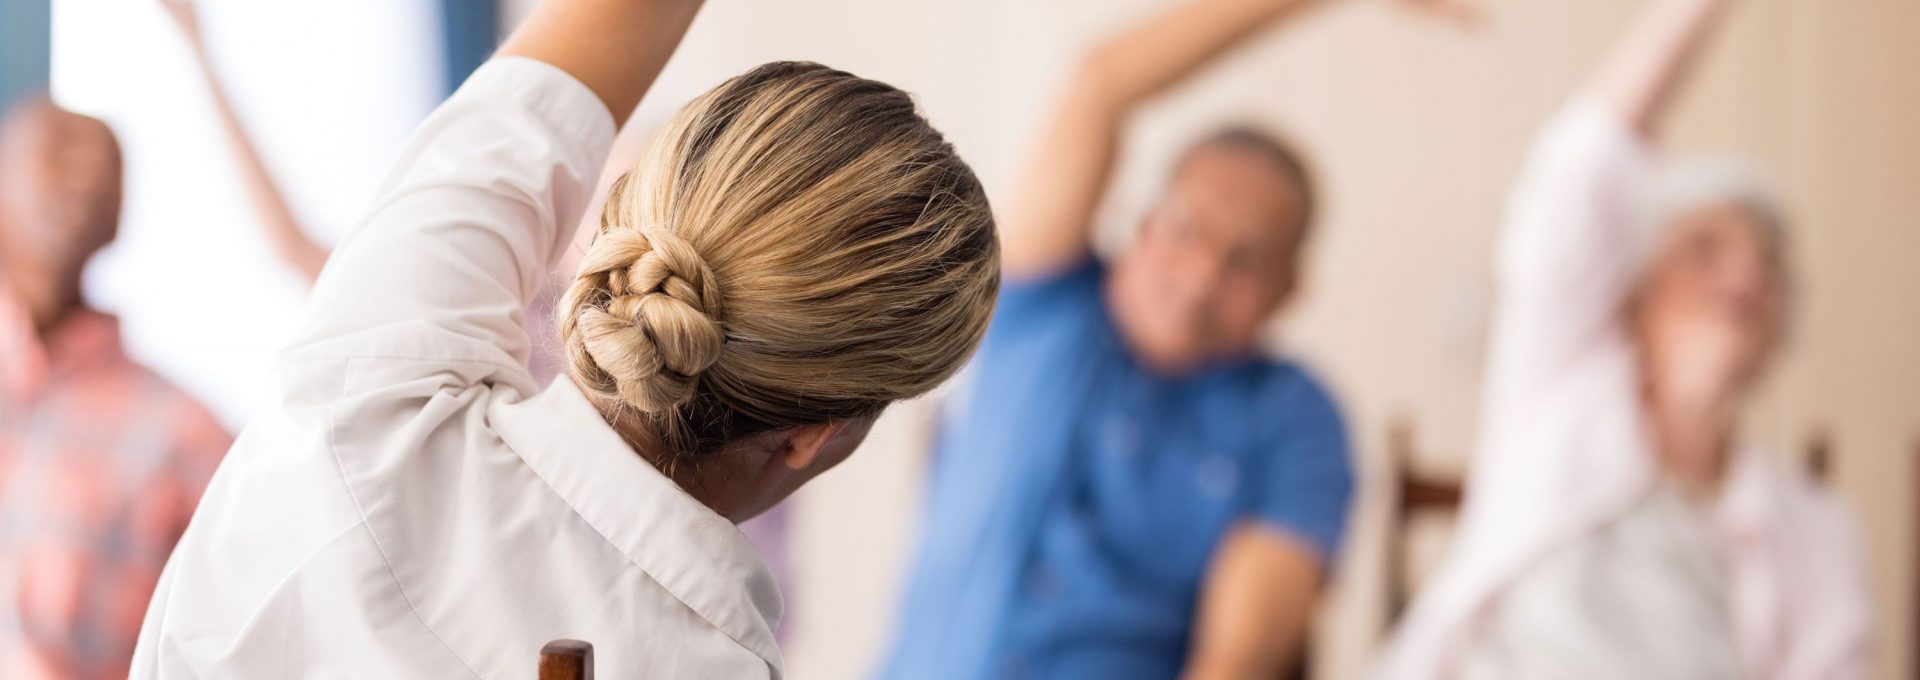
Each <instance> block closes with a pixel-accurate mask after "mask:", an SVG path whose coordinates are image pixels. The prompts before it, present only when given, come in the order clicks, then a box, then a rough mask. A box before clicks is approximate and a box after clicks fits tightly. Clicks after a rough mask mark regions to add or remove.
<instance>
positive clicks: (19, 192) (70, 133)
mask: <svg viewBox="0 0 1920 680" xmlns="http://www.w3.org/2000/svg"><path fill="white" fill-rule="evenodd" d="M120 173H121V161H120V145H119V143H118V142H117V141H115V139H114V136H113V131H112V130H111V129H109V128H108V127H107V125H106V123H103V122H100V121H99V120H98V119H95V118H90V117H87V116H83V115H80V114H77V113H73V112H71V111H67V110H65V109H62V108H60V107H58V106H56V105H54V103H53V102H52V101H51V100H49V99H47V98H45V97H34V98H30V99H28V100H26V101H25V102H22V103H20V104H18V105H16V106H14V107H12V108H11V109H9V110H8V111H7V113H6V115H5V117H4V118H0V269H4V270H7V272H8V278H9V279H12V282H13V284H14V285H15V286H16V287H22V288H39V289H43V290H63V289H69V288H72V289H77V288H78V285H79V280H80V274H81V271H82V270H83V269H84V267H85V266H86V263H87V260H88V259H89V258H91V257H92V256H93V254H94V253H95V252H98V251H99V250H100V249H101V248H102V247H105V246H106V245H107V244H108V243H110V242H112V241H113V238H114V234H115V232H116V231H117V228H118V225H119V222H120V191H121V179H120ZM23 292H24V291H23Z"/></svg>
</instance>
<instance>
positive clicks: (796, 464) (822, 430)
mask: <svg viewBox="0 0 1920 680" xmlns="http://www.w3.org/2000/svg"><path fill="white" fill-rule="evenodd" d="M847 423H848V421H845V420H834V421H829V422H825V423H820V424H818V425H797V426H794V427H792V428H790V429H788V431H787V432H788V434H787V445H786V447H785V450H784V451H782V452H781V454H780V456H781V460H782V462H785V463H786V465H787V469H789V470H805V469H807V467H808V466H810V465H813V461H814V460H815V459H817V458H819V457H820V452H821V451H822V450H824V449H826V448H827V442H831V441H833V438H834V437H835V436H838V435H839V434H840V431H841V430H845V429H847Z"/></svg>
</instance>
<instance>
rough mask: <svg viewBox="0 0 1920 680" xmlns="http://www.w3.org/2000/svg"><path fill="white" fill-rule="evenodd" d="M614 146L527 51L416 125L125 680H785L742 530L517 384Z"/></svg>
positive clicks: (577, 416)
mask: <svg viewBox="0 0 1920 680" xmlns="http://www.w3.org/2000/svg"><path fill="white" fill-rule="evenodd" d="M613 134H614V125H613V119H612V117H611V116H610V115H608V112H607V109H606V107H605V106H604V105H603V104H602V103H601V102H600V100H599V99H598V98H596V97H595V96H594V95H593V93H592V92H590V91H588V90H587V88H586V87H585V86H583V85H581V84H580V83H579V82H578V81H575V80H574V79H572V78H571V77H569V76H568V75H566V74H565V73H563V72H561V71H560V70H558V69H556V68H553V67H552V66H549V65H546V64H543V63H539V62H536V61H532V60H527V59H496V60H495V61H493V62H492V63H490V64H488V65H487V66H485V67H483V68H482V69H480V71H479V72H478V73H476V74H474V76H473V77H472V79H470V80H469V81H468V82H467V84H466V85H465V86H464V87H462V88H461V90H460V91H459V93H457V94H455V95H454V96H453V98H452V99H450V100H448V101H447V103H446V104H445V105H443V106H441V107H440V109H439V110H438V111H437V112H435V113H434V114H433V116H432V117H431V118H429V119H428V120H427V122H426V123H424V124H423V125H422V127H421V129H420V131H419V132H418V133H417V134H416V135H415V137H414V139H413V140H412V142H411V143H410V144H409V146H408V148H407V150H406V152H405V153H404V154H403V156H402V157H401V159H400V161H399V164H398V167H397V168H396V170H395V172H394V174H393V176H392V177H391V178H390V179H389V180H388V183H387V185H386V188H385V189H384V190H383V192H382V197H381V198H380V199H379V200H378V201H377V202H376V204H375V206H374V209H373V213H372V215H371V217H369V218H368V220H367V222H366V224H364V225H363V226H362V227H361V228H360V229H359V230H358V231H357V232H356V233H355V234H354V235H353V236H351V237H350V238H349V239H348V240H347V241H346V242H345V243H344V244H342V245H341V246H340V248H339V249H338V250H337V251H336V252H335V253H334V255H333V258H332V260H331V261H330V262H329V263H328V265H327V268H326V271H325V273H324V274H323V275H322V276H321V278H320V281H319V283H318V285H317V286H316V288H315V290H314V295H313V299H312V302H311V304H310V306H309V308H308V310H307V327H306V330H305V332H304V334H303V336H302V338H301V339H300V340H299V341H297V342H296V343H295V344H294V345H293V346H292V347H291V348H289V349H288V350H287V351H286V352H284V353H283V354H282V356H281V357H280V358H279V359H278V361H277V362H276V364H277V366H276V370H275V373H274V375H273V379H272V385H273V394H272V396H271V400H272V402H273V403H271V404H267V405H265V407H264V408H263V409H262V411H263V413H262V414H261V415H260V416H259V417H258V418H257V420H255V422H253V423H252V424H251V425H250V426H249V427H248V428H247V429H246V431H245V432H243V433H242V434H241V436H240V438H239V441H238V442H237V443H236V444H235V445H234V448H233V450H232V452H231V453H230V454H229V455H228V457H227V459H226V461H225V463H223V464H222V466H221V468H220V470H219V472H218V473H217V474H216V475H215V477H214V480H213V483H212V485H211V487H210V488H209V489H208V491H207V494H206V497H205V499H204V500H203V501H202V502H201V505H200V508H199V511H198V513H197V514H196V515H195V517H194V520H193V523H192V525H191V526H190V527H189V528H188V530H187V532H186V535H185V537H184V539H183V540H182V541H181V543H180V545H179V548H178V549H177V550H176V551H175V552H174V554H173V558H172V561H171V562H169V564H168V566H167V569H166V572H165V574H164V576H163V577H162V579H161V582H160V585H159V587H158V589H157V591H156V592H155V593H154V597H153V603H152V605H151V606H150V607H149V609H148V612H147V618H146V623H145V627H144V629H143V630H142V631H141V636H140V644H139V648H138V651H137V652H136V654H135V657H134V663H133V673H132V675H133V677H135V678H455V677H484V678H528V677H532V676H533V675H534V673H535V671H536V658H537V656H538V653H539V650H540V647H541V646H542V645H544V644H545V643H546V642H548V641H550V640H553V639H557V638H577V639H582V640H586V641H588V642H591V643H593V645H594V648H595V654H596V657H597V661H598V672H599V673H600V674H601V676H602V677H611V678H629V677H647V678H778V677H780V675H781V662H780V652H779V650H778V649H777V648H776V647H775V645H774V638H773V634H772V630H773V625H774V621H775V619H777V617H778V616H779V610H780V601H779V594H778V592H777V590H776V589H775V588H774V585H773V582H772V580H771V579H770V578H769V576H768V573H767V570H766V567H765V565H764V564H762V562H761V560H760V558H759V556H758V555H757V554H756V553H755V552H754V551H753V549H752V548H751V547H750V546H749V544H748V542H747V540H746V538H745V537H744V536H742V535H741V534H740V532H739V531H738V530H737V529H735V528H734V525H733V524H732V523H731V522H729V521H728V520H727V519H725V518H723V517H721V516H720V515H718V514H716V513H714V512H713V511H712V510H710V509H709V508H707V507H706V506H704V505H702V504H701V503H699V502H697V501H695V500H694V499H693V498H691V497H690V496H688V495H687V494H685V493H684V492H682V491H681V490H680V489H679V488H678V487H677V486H675V485H674V484H673V483H672V482H671V481H670V480H669V479H667V478H666V477H665V476H663V475H662V474H661V473H660V472H659V471H657V470H656V469H655V468H654V467H653V466H651V465H650V464H648V463H646V462H645V461H644V460H643V459H641V458H640V457H639V456H638V455H637V454H635V453H634V451H633V450H632V448H631V447H629V446H627V445H626V444H625V443H624V442H623V441H622V440H621V439H620V437H619V436H618V435H617V434H616V433H615V432H614V431H613V430H612V429H611V428H610V427H608V426H607V424H606V423H605V422H604V421H603V420H602V419H601V417H600V415H599V413H598V412H597V411H596V410H595V409H594V407H593V406H592V405H591V404H590V403H589V402H588V401H587V399H586V398H585V397H584V396H583V395H582V394H581V393H580V391H579V390H578V389H576V388H575V387H574V386H573V384H572V383H571V382H569V381H568V380H566V379H565V378H562V379H560V380H558V381H556V382H555V383H553V384H552V385H551V386H549V387H547V389H545V390H544V391H539V392H537V393H536V389H537V388H536V386H535V385H534V384H533V382H532V379H531V378H530V377H529V376H528V372H527V369H526V365H527V352H528V349H527V348H528V339H527V337H526V333H525V332H524V331H523V330H522V328H521V319H522V313H523V310H524V308H525V306H526V302H527V300H529V299H530V298H531V297H532V295H533V293H534V291H535V289H536V288H537V286H538V285H539V284H540V282H541V281H542V280H543V277H544V274H545V272H547V271H548V270H549V268H550V267H551V265H552V263H553V262H554V261H555V259H557V258H556V256H557V254H558V253H559V251H560V249H561V248H563V247H564V244H565V243H566V241H567V238H568V236H569V235H570V233H569V232H570V229H569V226H570V225H573V224H576V223H577V220H578V218H579V217H580V215H581V213H582V211H583V210H584V209H585V208H586V204H587V202H588V200H589V197H590V196H591V194H592V192H593V186H594V181H595V179H596V177H597V176H598V174H599V171H600V168H601V164H602V163H603V162H604V159H605V155H606V153H607V149H608V147H609V145H610V144H611V143H612V141H613ZM182 266H191V263H182ZM235 313H241V314H244V313H245V310H236V311H235Z"/></svg>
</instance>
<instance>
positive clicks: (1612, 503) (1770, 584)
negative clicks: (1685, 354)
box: [1378, 98, 1872, 678]
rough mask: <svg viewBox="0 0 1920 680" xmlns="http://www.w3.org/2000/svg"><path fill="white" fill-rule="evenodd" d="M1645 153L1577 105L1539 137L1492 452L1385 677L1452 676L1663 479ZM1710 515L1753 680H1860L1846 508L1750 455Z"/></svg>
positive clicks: (1597, 110)
mask: <svg viewBox="0 0 1920 680" xmlns="http://www.w3.org/2000/svg"><path fill="white" fill-rule="evenodd" d="M1654 160H1655V159H1654V158H1653V155H1652V153H1651V150H1650V149H1649V148H1648V147H1647V145H1646V142H1645V141H1644V140H1642V139H1641V138H1640V137H1639V136H1638V135H1636V134H1635V133H1634V132H1633V131H1632V130H1631V129H1630V128H1629V126H1628V125H1627V124H1626V122H1625V121H1624V120H1622V119H1621V118H1620V116H1619V115H1618V114H1616V113H1615V112H1614V111H1613V110H1612V109H1610V108H1608V107H1607V106H1605V105H1603V104H1602V103H1600V102H1599V101H1597V100H1594V99H1590V98H1579V99H1576V100H1575V102H1574V103H1573V104H1572V105H1570V106H1569V107H1568V108H1567V109H1566V110H1565V111H1564V112H1562V113H1561V114H1560V115H1559V116H1558V117H1557V118H1556V119H1555V120H1554V121H1553V122H1552V123H1551V124H1549V125H1548V126H1547V128H1546V130H1545V131H1544V132H1542V134H1541V136H1540V138H1539V140H1538V141H1537V142H1536V144H1535V146H1534V149H1533V151H1532V153H1531V156H1530V157H1529V159H1528V161H1527V164H1526V168H1525V170H1524V171H1523V172H1522V174H1521V176H1520V178H1519V180H1518V182H1517V184H1516V185H1515V187H1514V190H1513V193H1512V196H1511V198H1510V202H1509V204H1508V206H1507V215H1506V224H1505V225H1504V227H1503V230H1502V233H1501V240H1500V243H1499V252H1498V254H1497V265H1496V266H1497V267H1498V276H1499V290H1500V295H1501V298H1500V308H1499V310H1498V314H1497V316H1496V317H1495V319H1494V326H1493V338H1492V346H1491V347H1490V348H1489V351H1488V357H1487V359H1488V374H1487V394H1486V398H1485V402H1484V404H1483V410H1482V422H1481V423H1480V442H1479V445H1478V447H1477V449H1476V458H1475V460H1474V464H1473V469H1472V471H1471V473H1470V476H1469V478H1468V480H1467V489H1468V493H1467V496H1466V503H1465V506H1464V507H1463V508H1462V511H1461V518H1460V528H1459V531H1458V533H1457V534H1456V536H1455V538H1454V541H1453V545H1452V546H1451V548H1450V552H1449V554H1448V556H1447V559H1446V561H1445V563H1443V564H1442V565H1441V568H1440V569H1439V571H1437V572H1436V573H1435V574H1434V577H1433V578H1432V579H1431V580H1430V582H1429V583H1428V584H1427V586H1426V587H1425V588H1424V589H1423V591H1422V592H1421V593H1420V596H1419V598H1418V599H1417V601H1416V602H1414V604H1413V607H1412V608H1411V609H1410V610H1409V611H1408V613H1407V617H1406V619H1405V621H1404V622H1403V624H1404V625H1403V626H1402V627H1401V629H1400V631H1399V633H1398V634H1397V636H1396V639H1395V640H1394V641H1393V644H1392V646H1391V648H1390V649H1389V651H1388V654H1387V656H1386V658H1385V659H1384V660H1383V661H1384V662H1383V663H1382V665H1381V666H1380V668H1379V669H1378V671H1379V676H1380V677H1385V678H1436V677H1439V678H1447V677H1457V676H1458V674H1459V665H1460V663H1461V659H1462V656H1463V654H1464V652H1465V650H1469V649H1471V648H1473V647H1474V646H1475V645H1477V644H1481V643H1483V642H1484V639H1483V635H1482V634H1483V633H1484V631H1485V629H1486V626H1487V617H1488V616H1489V615H1490V613H1491V612H1493V611H1494V609H1495V606H1494V605H1495V603H1496V601H1497V600H1498V598H1499V597H1500V596H1501V594H1502V593H1503V592H1504V591H1505V589H1507V588H1508V587H1510V586H1511V585H1512V584H1513V583H1514V581H1515V579H1516V578H1517V576H1518V575H1520V574H1522V573H1523V572H1524V571H1525V570H1526V569H1527V568H1528V567H1529V566H1531V565H1534V564H1537V563H1538V562H1539V561H1540V560H1542V559H1545V558H1546V557H1547V556H1549V555H1551V554H1552V553H1553V552H1555V551H1556V550H1558V549H1561V548H1564V547H1566V546H1568V545H1571V544H1575V543H1577V542H1579V541H1580V540H1581V539H1582V538H1583V537H1585V536H1588V535H1590V534H1591V533H1593V532H1595V531H1600V530H1603V529H1604V528H1605V527H1607V526H1609V525H1610V524H1612V523H1613V522H1615V521H1616V520H1617V519H1618V518H1620V517H1623V516H1625V515H1626V514H1627V513H1629V512H1630V511H1632V510H1633V509H1634V508H1635V507H1637V506H1638V505H1640V503H1641V502H1642V501H1643V500H1644V499H1645V498H1646V497H1647V496H1648V495H1649V494H1651V493H1653V492H1654V490H1655V489H1656V488H1657V487H1658V485H1659V483H1660V475H1659V473H1658V470H1657V469H1656V466H1655V462H1654V455H1653V447H1652V446H1651V445H1650V444H1649V442H1648V439H1647V437H1646V427H1645V424H1644V422H1643V418H1644V416H1643V413H1642V411H1641V408H1640V396H1639V387H1640V385H1639V380H1638V375H1639V369H1638V366H1637V363H1636V362H1637V361H1638V360H1637V358H1636V356H1635V352H1634V349H1633V345H1632V342H1631V341H1630V338H1629V337H1628V330H1627V329H1626V328H1625V327H1624V324H1623V323H1622V316H1621V306H1622V303H1623V301H1624V300H1625V299H1626V297H1627V294H1628V292H1629V291H1630V289H1631V288H1632V286H1633V285H1634V282H1635V279H1636V278H1637V277H1638V276H1639V274H1640V267H1641V263H1642V259H1641V258H1640V257H1638V252H1639V251H1638V242H1637V241H1638V239H1639V235H1638V234H1636V233H1634V232H1635V229H1634V224H1633V222H1634V220H1635V217H1636V213H1637V209H1638V207H1639V199H1640V197H1641V196H1643V195H1644V194H1643V193H1642V192H1643V191H1645V190H1646V189H1647V186H1646V184H1647V183H1648V181H1649V179H1650V176H1651V175H1652V174H1653V170H1654V169H1655V168H1654ZM1728 466H1729V469H1728V471H1727V477H1726V480H1725V482H1724V485H1723V488H1722V490H1721V497H1720V498H1719V499H1718V501H1717V505H1716V507H1714V508H1712V509H1711V511H1710V513H1709V514H1711V515H1712V516H1713V521H1714V526H1715V531H1716V533H1717V534H1718V536H1719V538H1720V540H1721V541H1722V542H1723V543H1724V545H1726V546H1727V549H1728V551H1729V553H1728V555H1729V557H1728V560H1729V563H1728V569H1727V579H1728V583H1727V584H1726V587H1727V588H1728V589H1729V591H1728V592H1729V598H1730V602H1729V606H1730V607H1731V608H1732V611H1731V614H1730V616H1731V618H1732V621H1733V626H1734V629H1735V636H1736V645H1737V647H1738V648H1739V650H1740V655H1741V659H1740V667H1741V669H1742V675H1743V676H1745V677H1753V678H1834V677H1859V676H1860V675H1862V674H1864V673H1865V671H1866V662H1867V658H1868V647H1869V641H1870V638H1871V630H1872V629H1871V625H1872V624H1871V612H1870V609H1869V606H1868V602H1869V600H1868V595H1867V590H1866V581H1865V578H1866V571H1865V567H1864V564H1863V562H1862V548H1861V543H1860V540H1859V537H1858V532H1857V530H1856V528H1855V526H1854V524H1853V520H1852V518H1851V516H1850V515H1849V514H1848V513H1847V511H1846V510H1845V509H1844V508H1843V507H1842V506H1841V505H1840V504H1839V503H1838V502H1837V501H1836V500H1835V499H1833V498H1832V497H1831V496H1830V495H1828V494H1827V493H1826V492H1824V491H1823V490H1821V489H1819V488H1818V487H1817V486H1816V485H1814V484H1812V483H1811V482H1810V481H1809V480H1807V479H1805V477H1804V475H1801V474H1800V473H1798V472H1797V471H1792V470H1788V469H1786V468H1783V467H1781V466H1779V465H1777V464H1776V463H1775V462H1774V461H1773V460H1772V459H1770V458H1769V457H1768V456H1765V455H1762V454H1760V453H1758V452H1755V451H1752V450H1745V449H1743V450H1740V451H1739V452H1738V453H1737V454H1736V455H1735V456H1734V458H1733V459H1732V460H1731V461H1729V464H1728Z"/></svg>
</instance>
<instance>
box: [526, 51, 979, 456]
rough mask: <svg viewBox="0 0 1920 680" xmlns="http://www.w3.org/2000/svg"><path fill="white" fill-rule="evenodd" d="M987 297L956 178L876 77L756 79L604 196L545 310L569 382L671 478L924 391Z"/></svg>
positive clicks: (659, 143) (784, 72) (966, 346)
mask: <svg viewBox="0 0 1920 680" xmlns="http://www.w3.org/2000/svg"><path fill="white" fill-rule="evenodd" d="M998 286H999V246H998V241H997V240H996V239H995V236H994V224H993V217H992V211H991V209H990V208H989V206H988V204H987V197H986V192H985V190H984V189H982V187H981V185H980V182H979V180H978V179H976V178H975V177H974V174H973V171H972V170H971V169H969V168H968V167H967V165H966V163H965V162H963V161H961V159H960V157H959V156H958V155H957V154H956V153H955V152H954V150H953V147H952V146H951V145H950V144H948V143H947V141H946V140H945V139H944V138H943V137H942V136H941V135H940V133H939V132H938V131H937V130H935V129H934V128H933V127H932V126H931V125H930V124H928V123H927V121H926V120H925V119H924V118H922V117H921V116H920V115H919V113H918V112H917V111H916V110H915V107H914V103H913V100H912V98H911V97H909V96H908V95H907V94H906V93H904V92H901V91H900V90H897V89H894V88H893V87H891V86H888V85H886V84H883V83H879V82H875V81H872V80H866V79H862V78H858V77H855V76H853V75H851V74H848V73H845V72H841V71H836V70H833V69H829V68H826V67H824V66H821V65H818V64H810V63H796V62H781V63H773V64H767V65H765V66H761V67H759V68H756V69H754V70H752V71H750V72H748V73H746V74H744V75H741V76H739V77H736V78H734V79H732V80H730V81H728V82H727V83H725V84H723V85H721V86H720V87H718V88H716V89H714V90H713V91H710V92H708V93H706V94H705V95H703V96H701V97H700V98H698V99H696V100H694V101H693V102H692V103H690V104H688V105H687V106H686V108H684V109H681V110H680V112H679V113H678V114H677V115H675V116H674V118H673V119H672V120H671V121H669V122H668V124H667V125H666V127H665V128H664V129H662V130H661V131H660V132H659V134H658V135H657V136H656V137H655V138H654V140H653V143H652V146H650V147H649V148H648V151H647V154H646V156H645V157H644V158H643V159H642V160H641V161H640V163H639V164H638V165H637V166H636V167H634V168H633V169H632V170H631V171H629V172H628V173H627V174H626V175H625V176H623V177H621V178H620V180H619V181H618V182H616V183H615V184H614V187H613V190H612V192H611V194H610V195H609V197H608V199H607V205H606V209H605V211H604V212H603V213H602V215H601V224H600V233H599V236H598V237H597V239H596V240H595V242H594V244H593V246H592V247H591V248H590V249H589V250H588V251H587V253H586V256H585V258H584V261H583V262H582V264H581V267H580V271H579V274H578V277H577V278H576V279H575V280H574V282H573V284H572V286H571V287H570V288H569V289H568V291H567V293H566V297H565V298H564V299H563V300H562V302H561V306H560V308H559V309H558V310H557V316H558V318H559V325H560V329H559V330H560V337H561V341H562V343H563V344H564V346H565V348H566V352H567V357H566V358H567V369H568V372H569V374H570V375H572V377H573V378H574V380H575V381H577V382H578V383H579V384H580V386H581V387H582V388H583V389H585V390H586V391H587V392H588V393H590V394H591V395H593V396H595V397H597V398H598V399H599V400H600V401H601V402H602V404H605V405H612V410H613V412H612V413H609V414H608V415H609V416H610V417H618V416H620V415H625V414H632V415H636V416H638V417H640V418H641V419H642V421H641V422H642V423H643V424H644V425H645V429H646V430H647V431H649V432H651V433H652V434H654V435H656V436H658V437H659V438H660V440H661V443H662V444H663V445H664V446H665V447H666V449H667V450H666V451H664V452H657V453H664V454H667V455H669V456H671V460H673V461H677V462H699V460H700V458H701V457H702V456H703V455H704V454H707V453H710V452H712V451H713V450H715V449H717V448H719V446H720V445H722V444H725V443H726V442H728V441H732V440H734V439H737V438H739V437H743V436H747V435H751V434H755V433H758V432H764V431H769V430H773V429H777V428H781V427H789V426H794V425H804V424H815V423H824V422H828V421H831V420H836V419H845V418H856V417H861V416H866V415H873V414H876V413H878V412H879V411H880V410H882V409H883V408H885V407H886V405H887V404H889V403H891V402H893V401H896V400H899V399H905V398H909V397H914V396H918V395H920V394H923V393H925V392H927V391H928V390H931V389H932V388H934V387H935V386H937V385H939V384H940V383H941V382H942V381H944V380H945V379H946V378H947V377H949V376H951V375H952V374H953V373H954V372H955V371H956V370H958V369H959V367H960V366H961V365H962V364H963V363H964V362H965V361H966V359H967V357H968V356H969V355H970V354H971V353H972V352H973V349H974V347H976V346H977V345H978V344H979V342H980V339H981V337H982V336H983V335H984V333H985V331H986V326H987V320H988V318H989V317H990V316H991V313H992V307H993V300H994V297H995V295H996V293H997V290H998Z"/></svg>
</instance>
